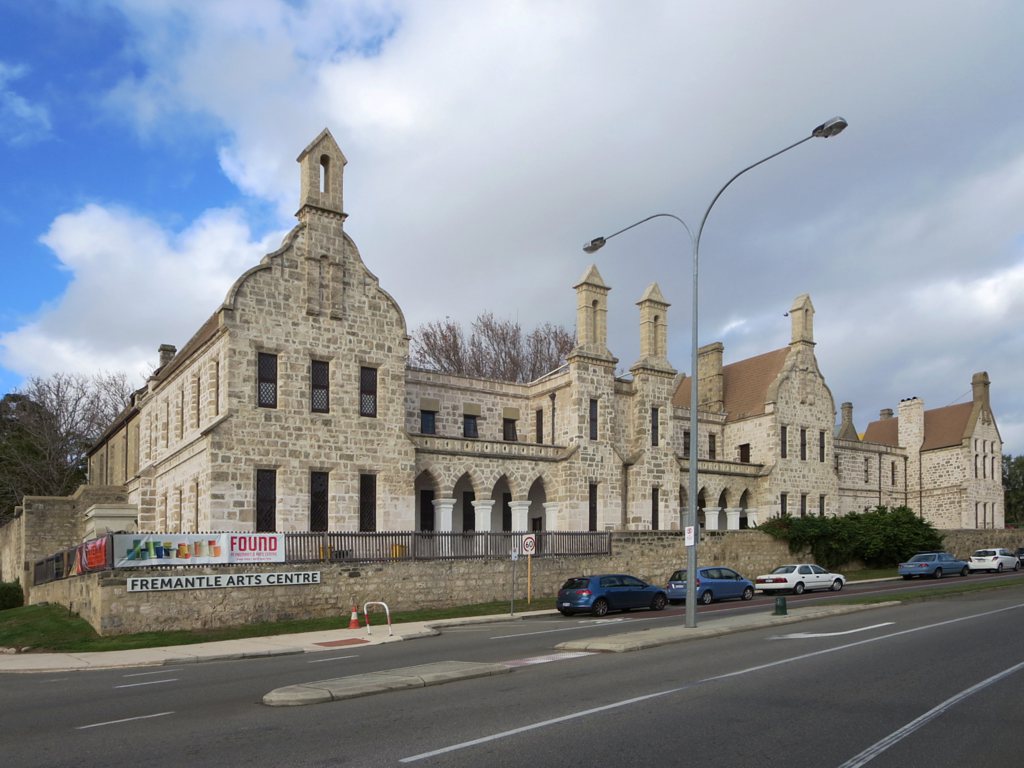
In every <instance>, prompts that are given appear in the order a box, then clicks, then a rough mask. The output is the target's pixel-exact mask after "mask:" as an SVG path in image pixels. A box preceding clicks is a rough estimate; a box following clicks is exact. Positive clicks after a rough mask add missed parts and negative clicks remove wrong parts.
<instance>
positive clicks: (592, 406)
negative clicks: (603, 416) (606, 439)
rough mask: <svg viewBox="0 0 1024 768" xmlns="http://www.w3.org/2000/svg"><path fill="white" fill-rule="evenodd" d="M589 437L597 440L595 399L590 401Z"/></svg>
mask: <svg viewBox="0 0 1024 768" xmlns="http://www.w3.org/2000/svg"><path fill="white" fill-rule="evenodd" d="M590 439H591V440H597V400H594V399H591V401H590Z"/></svg>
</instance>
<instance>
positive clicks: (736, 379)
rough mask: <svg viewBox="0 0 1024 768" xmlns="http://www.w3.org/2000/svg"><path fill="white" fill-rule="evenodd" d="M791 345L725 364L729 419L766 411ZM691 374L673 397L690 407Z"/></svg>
mask: <svg viewBox="0 0 1024 768" xmlns="http://www.w3.org/2000/svg"><path fill="white" fill-rule="evenodd" d="M788 355H789V347H783V348H782V349H776V350H773V351H771V352H765V353H764V354H761V355H756V356H754V357H748V358H747V359H746V360H739V361H738V362H735V363H730V364H729V365H723V366H722V390H723V393H722V398H723V400H724V402H725V413H726V421H727V422H731V421H739V420H740V419H746V418H749V417H751V416H760V415H762V414H763V413H764V404H765V402H766V400H767V396H768V388H769V387H770V386H771V385H772V384H773V383H774V381H775V379H776V378H778V376H779V372H780V371H781V370H782V366H783V365H784V364H785V362H786V357H787V356H788ZM690 386H691V384H690V377H689V376H684V377H683V378H682V381H680V383H679V387H678V388H677V389H676V393H675V395H674V396H673V397H672V405H675V406H679V407H682V408H689V407H690Z"/></svg>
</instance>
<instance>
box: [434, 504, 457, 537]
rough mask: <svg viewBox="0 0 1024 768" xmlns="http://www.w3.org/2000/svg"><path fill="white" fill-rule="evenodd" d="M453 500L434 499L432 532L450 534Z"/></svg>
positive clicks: (453, 507)
mask: <svg viewBox="0 0 1024 768" xmlns="http://www.w3.org/2000/svg"><path fill="white" fill-rule="evenodd" d="M454 509H455V499H434V530H435V531H437V532H439V533H451V530H452V511H453V510H454Z"/></svg>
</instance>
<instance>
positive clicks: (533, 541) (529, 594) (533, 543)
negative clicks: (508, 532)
mask: <svg viewBox="0 0 1024 768" xmlns="http://www.w3.org/2000/svg"><path fill="white" fill-rule="evenodd" d="M522 547H523V552H524V553H525V554H526V604H527V605H530V604H531V603H532V602H533V553H534V552H536V551H537V536H536V535H535V534H532V533H527V534H526V535H524V536H523V543H522Z"/></svg>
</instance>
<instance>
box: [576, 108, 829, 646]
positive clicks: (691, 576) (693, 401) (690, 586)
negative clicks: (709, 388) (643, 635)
mask: <svg viewBox="0 0 1024 768" xmlns="http://www.w3.org/2000/svg"><path fill="white" fill-rule="evenodd" d="M847 125H848V123H847V122H846V120H844V119H843V118H841V117H833V118H832V119H831V120H826V121H825V122H824V123H822V124H821V125H819V126H818V127H817V128H815V129H814V130H813V131H811V134H810V135H809V136H805V137H804V138H802V139H800V141H797V142H795V143H793V144H790V145H789V146H788V147H785V148H783V149H780V150H779V151H778V152H774V153H772V154H770V155H768V156H767V157H764V158H762V159H760V160H758V161H757V162H756V163H753V164H751V165H748V166H747V167H746V168H744V169H743V170H742V171H740V172H739V173H736V174H735V175H733V177H732V178H731V179H729V180H728V181H727V182H725V184H723V185H722V188H721V189H719V190H718V192H717V193H716V194H715V196H714V197H713V198H712V199H711V202H710V203H709V204H708V207H707V209H706V210H705V211H704V216H703V217H702V218H701V220H700V226H699V227H698V228H697V235H696V236H694V234H693V232H692V231H691V230H690V228H689V227H688V226H686V222H685V221H683V220H682V219H681V218H679V217H678V216H676V215H674V214H671V213H656V214H654V215H653V216H648V217H647V218H646V219H641V220H640V221H638V222H636V223H635V224H630V225H629V226H628V227H625V228H624V229H620V230H619V231H618V232H613V233H612V234H610V235H605V236H603V237H595V238H594V239H593V240H591V241H590V242H589V243H587V244H586V245H584V246H583V250H584V252H586V253H595V252H596V251H598V250H600V249H601V248H603V247H604V246H605V244H606V243H607V242H608V241H609V240H611V239H612V238H613V237H615V236H617V235H621V234H622V233H623V232H628V231H629V230H631V229H633V227H638V226H640V225H641V224H643V223H645V222H648V221H650V220H651V219H658V218H669V219H675V220H676V221H678V222H679V223H680V224H682V225H683V229H685V230H686V234H687V236H688V237H689V238H690V245H691V248H692V253H693V300H692V310H693V318H692V320H691V327H692V329H693V338H692V340H691V344H690V353H691V354H690V368H691V371H690V460H689V461H690V463H689V479H690V493H689V505H688V506H689V514H688V522H689V526H688V527H689V528H691V529H692V533H691V532H690V531H687V532H686V534H684V535H685V536H686V541H687V544H686V626H687V627H696V626H697V606H696V603H697V586H696V584H697V541H698V539H699V538H700V531H699V528H698V522H697V488H698V484H697V463H698V457H699V453H700V440H698V432H699V430H698V424H699V422H700V418H699V416H698V413H697V379H698V376H697V317H698V314H697V296H698V292H697V275H698V271H699V270H698V267H699V265H700V237H701V234H703V232H704V224H705V223H706V222H707V220H708V214H710V213H711V209H712V208H713V207H714V206H715V203H716V202H718V198H720V197H721V196H722V193H723V192H725V190H726V189H727V188H728V187H729V185H730V184H732V183H733V182H734V181H736V179H738V178H739V177H740V176H742V175H743V174H744V173H746V172H747V171H749V170H751V169H753V168H756V167H757V166H759V165H761V164H762V163H766V162H768V161H769V160H771V159H772V158H774V157H778V156H779V155H781V154H783V153H784V152H788V151H789V150H791V149H793V148H794V147H798V146H800V145H801V144H803V143H804V142H805V141H810V140H811V139H815V138H820V139H828V138H831V137H832V136H836V135H838V134H839V133H841V132H842V131H843V129H844V128H846V126H847ZM679 516H680V521H679V522H680V527H681V528H682V527H683V525H682V523H683V520H682V510H680V511H679ZM684 530H685V529H684Z"/></svg>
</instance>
